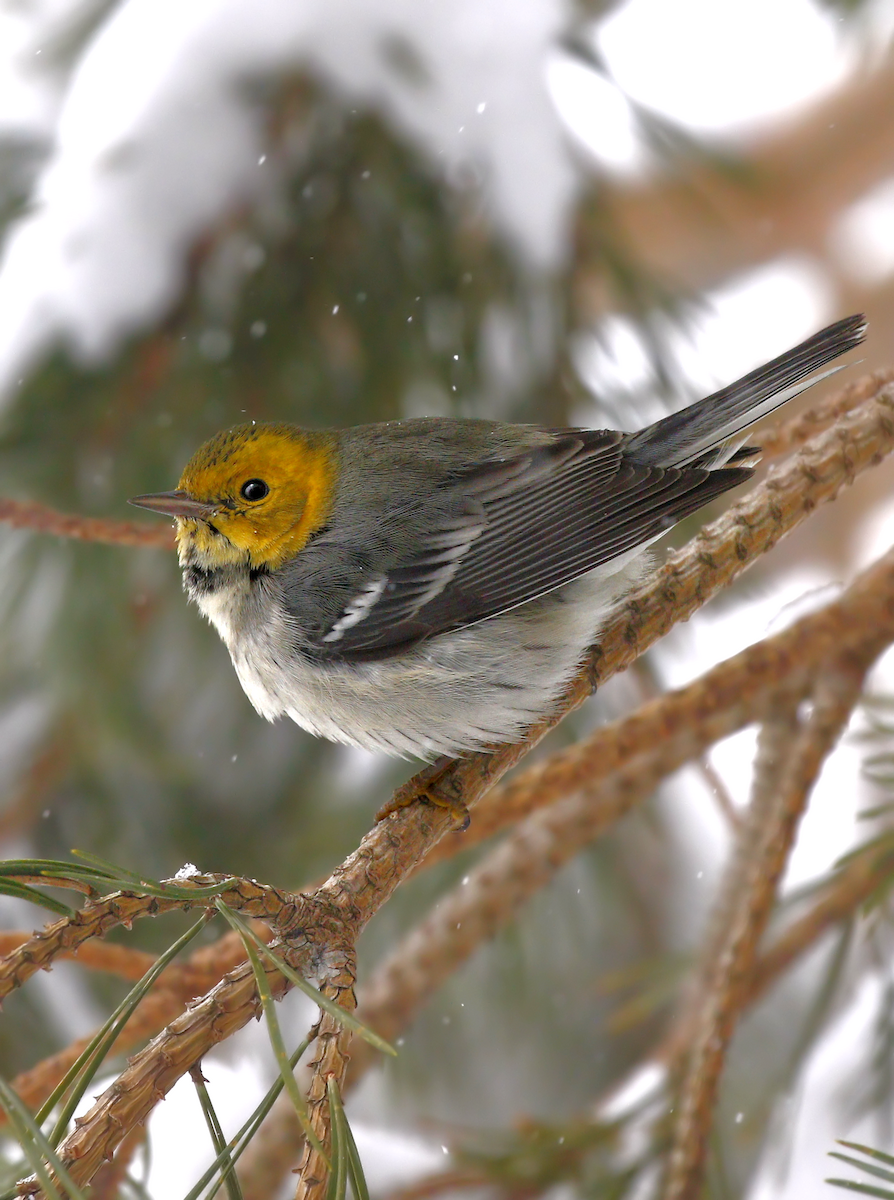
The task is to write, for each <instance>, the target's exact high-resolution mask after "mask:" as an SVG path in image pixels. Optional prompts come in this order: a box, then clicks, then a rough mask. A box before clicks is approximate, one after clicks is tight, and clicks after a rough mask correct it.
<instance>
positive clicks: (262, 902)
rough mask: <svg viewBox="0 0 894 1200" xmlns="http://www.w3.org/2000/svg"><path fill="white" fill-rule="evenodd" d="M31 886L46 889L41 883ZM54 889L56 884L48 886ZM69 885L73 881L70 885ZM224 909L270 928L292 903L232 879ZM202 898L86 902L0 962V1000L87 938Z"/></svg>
mask: <svg viewBox="0 0 894 1200" xmlns="http://www.w3.org/2000/svg"><path fill="white" fill-rule="evenodd" d="M228 879H229V876H221V875H196V876H193V877H192V878H191V879H189V880H177V881H176V885H177V887H178V888H189V887H191V886H193V887H197V888H198V887H208V886H213V885H214V884H216V883H222V882H226V881H227V880H228ZM32 882H34V883H37V884H41V885H44V886H46V884H47V880H46V879H34V880H32ZM54 882H55V883H56V886H60V881H54ZM72 882H74V881H72ZM221 898H222V899H223V901H224V902H225V903H226V904H227V905H228V907H230V908H233V909H235V910H236V911H237V912H241V913H243V914H244V915H245V916H249V917H256V918H259V919H260V920H262V921H267V922H268V923H270V924H273V923H274V922H275V921H278V920H280V919H281V918H282V915H283V913H284V912H285V911H288V912H291V911H292V898H291V897H288V896H286V895H285V894H284V893H283V892H280V891H279V890H278V889H276V888H272V887H265V886H264V885H263V884H259V883H255V882H254V881H253V880H246V879H237V880H234V881H233V884H232V886H231V887H229V888H228V889H227V890H226V891H224V892H223V893H222V894H221ZM207 903H208V899H207V897H206V896H197V897H195V898H194V899H184V898H181V897H174V896H172V897H161V896H135V895H133V894H132V893H130V892H115V893H113V894H112V895H110V896H104V897H103V898H102V899H101V900H96V901H91V902H89V903H87V904H85V905H84V907H83V908H82V909H80V910H79V911H78V912H76V913H75V914H74V916H72V917H63V918H62V919H61V920H59V921H55V922H54V923H53V924H52V925H48V926H47V927H46V928H45V929H43V930H41V932H40V933H35V934H33V935H32V936H31V937H30V938H28V940H27V941H25V942H23V943H22V944H21V945H20V946H17V947H16V948H15V949H14V950H13V951H11V952H10V953H9V954H7V955H6V956H5V957H4V958H3V959H0V1001H2V1000H4V999H5V998H6V997H7V996H8V995H9V993H10V992H11V991H13V990H14V989H15V988H17V987H21V986H22V984H23V983H25V982H26V981H27V980H28V979H30V978H31V976H32V975H33V974H34V973H35V971H46V970H48V969H49V968H50V967H51V966H52V964H53V962H54V961H55V960H56V959H57V958H58V957H60V955H63V954H65V955H69V954H76V953H77V951H78V950H79V948H80V947H81V946H82V945H83V944H84V943H85V942H87V941H89V940H90V939H91V938H95V937H102V936H103V935H104V934H106V933H108V931H109V930H110V929H114V928H115V927H116V926H119V925H123V926H125V928H127V929H129V928H130V926H131V925H132V924H133V922H134V921H136V920H137V919H138V918H140V917H149V916H152V917H156V916H159V915H160V914H162V913H165V912H175V911H178V910H182V911H184V912H187V911H189V910H190V909H191V908H196V907H204V906H206V905H207Z"/></svg>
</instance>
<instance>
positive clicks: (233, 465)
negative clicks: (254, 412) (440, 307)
mask: <svg viewBox="0 0 894 1200" xmlns="http://www.w3.org/2000/svg"><path fill="white" fill-rule="evenodd" d="M865 332H866V321H865V319H864V317H863V316H862V315H855V316H850V317H846V318H845V319H843V320H840V321H837V322H836V323H835V324H832V325H829V326H828V327H827V328H825V329H823V330H821V331H820V332H819V333H817V334H815V335H814V336H813V337H811V338H809V339H808V340H807V341H804V342H802V343H801V344H800V345H798V346H795V347H794V348H793V349H791V350H789V351H788V352H787V353H785V354H782V355H780V356H779V357H778V358H774V359H773V360H772V361H770V362H768V363H766V364H765V365H764V366H761V367H758V368H757V369H756V370H754V371H751V372H750V373H749V374H747V375H745V376H744V377H743V378H741V379H739V380H737V381H736V382H734V383H732V384H730V385H729V386H727V387H724V388H722V389H721V390H720V391H717V392H714V393H713V394H712V395H710V396H707V397H706V398H704V399H702V400H699V401H697V402H695V403H694V404H691V405H689V406H688V407H686V408H684V409H682V410H680V411H678V412H675V413H672V414H671V415H669V416H666V417H664V418H663V419H662V420H659V421H656V422H655V423H654V424H652V425H649V426H648V427H647V428H644V429H641V430H639V431H638V432H633V433H624V432H621V431H618V430H614V429H584V428H561V429H553V428H546V427H540V426H535V425H517V424H510V423H506V422H500V421H489V420H480V419H473V418H452V417H421V418H413V419H407V420H396V421H386V422H379V423H376V424H369V425H360V426H356V427H353V428H348V429H306V428H302V427H300V426H298V425H292V424H286V423H278V422H257V423H255V422H250V423H244V424H240V425H236V426H234V427H233V428H230V429H226V430H224V431H222V432H220V433H218V434H216V435H215V436H214V437H212V438H211V439H210V440H209V441H207V442H205V444H204V445H202V446H201V447H200V448H199V449H198V450H197V451H196V452H195V454H194V455H193V457H192V458H191V459H190V461H189V462H188V463H187V465H186V467H185V468H184V470H183V473H182V476H181V478H180V481H179V484H178V486H177V487H176V489H174V490H173V491H168V492H158V493H153V494H148V495H142V496H135V497H134V498H133V499H132V500H131V501H130V503H131V504H134V505H137V506H139V507H141V508H144V509H149V510H151V511H153V512H156V513H161V514H164V515H167V516H169V517H173V518H174V521H175V527H176V542H177V549H178V555H179V561H180V565H181V568H182V572H183V582H184V587H185V590H186V592H187V593H188V596H189V598H190V599H191V600H192V601H194V602H195V604H196V605H197V606H198V608H199V609H200V611H201V612H202V613H203V614H204V615H205V617H207V618H208V620H209V621H210V622H211V624H212V625H214V627H215V628H216V629H217V631H218V633H219V634H220V636H221V638H222V639H223V641H224V643H225V644H226V647H227V649H228V650H229V652H230V656H231V658H232V661H233V665H234V667H235V669H236V674H237V676H238V678H239V681H240V683H241V685H242V687H243V689H244V690H245V692H246V694H247V696H248V698H249V700H250V701H251V703H252V704H253V705H254V707H255V708H256V709H257V711H258V712H259V713H260V714H261V716H263V717H266V718H267V719H269V720H274V719H275V718H278V717H281V716H288V717H291V718H292V719H293V720H294V721H296V722H297V723H298V724H299V725H300V726H302V727H303V728H304V729H306V730H309V731H310V732H311V733H312V734H316V735H318V736H320V737H324V738H328V739H330V740H333V741H336V742H342V743H348V744H350V745H354V746H359V747H361V748H363V749H365V750H374V751H386V752H387V753H390V754H394V755H399V756H403V757H415V758H421V759H423V760H425V761H426V762H428V763H431V762H432V761H435V760H438V759H439V757H442V756H448V757H455V756H459V755H465V754H469V753H471V752H474V751H479V750H485V749H489V748H493V747H494V746H495V745H498V744H501V743H505V742H512V741H518V740H521V739H523V738H524V736H525V732H526V731H527V730H528V729H529V728H530V727H531V726H532V725H533V724H535V723H536V722H537V721H539V720H540V719H541V718H543V717H544V716H545V715H546V714H547V713H549V712H550V711H551V709H552V707H553V706H554V705H555V703H556V701H557V698H558V697H559V696H560V695H561V693H562V691H563V689H564V687H565V686H566V684H567V683H568V682H569V680H570V679H571V677H572V676H573V675H574V673H575V671H576V670H577V669H578V667H579V665H580V663H581V661H582V658H583V656H584V654H585V652H586V650H587V648H588V647H589V646H590V645H592V644H593V643H594V642H595V641H596V640H598V634H599V629H600V627H601V626H602V624H603V623H604V621H605V619H606V616H607V615H608V613H609V612H610V611H611V609H612V608H613V607H614V606H616V605H617V604H618V603H619V602H620V601H622V600H623V599H624V597H625V596H626V595H628V594H629V592H630V591H631V589H632V588H634V587H635V586H636V584H637V582H638V581H639V580H640V579H641V578H642V576H643V573H644V570H645V569H647V567H648V563H649V555H648V553H645V554H644V551H645V550H646V548H647V547H648V546H649V545H650V544H651V543H652V542H654V541H655V540H656V539H658V538H659V537H660V536H661V535H662V534H664V533H665V532H666V531H667V530H668V529H669V528H670V527H671V526H673V525H675V524H676V523H677V522H678V521H680V520H682V519H683V518H684V517H686V516H688V515H689V514H691V513H693V512H695V511H696V510H698V509H700V508H701V507H702V506H703V505H705V504H707V503H708V502H709V501H710V500H713V499H714V498H715V497H717V496H720V495H721V494H722V493H724V492H726V491H728V490H729V489H730V488H733V487H736V486H737V485H738V484H741V483H743V482H745V481H746V480H748V479H749V478H750V477H751V475H752V473H753V469H754V465H755V460H756V457H757V455H758V453H759V448H758V447H756V446H751V445H748V444H747V442H746V440H745V439H744V437H743V434H744V432H745V431H746V430H747V428H748V427H749V426H750V425H751V424H752V423H753V422H754V421H756V420H758V419H760V418H761V417H764V416H766V415H767V414H768V413H771V412H773V411H774V410H775V409H776V408H778V407H779V406H780V405H782V404H784V403H786V401H788V400H790V399H791V398H792V397H793V396H796V395H798V394H799V393H800V392H802V391H804V390H805V389H806V388H808V387H811V386H812V385H813V384H814V383H816V382H817V381H818V380H819V379H823V378H825V377H826V376H827V375H830V374H832V373H833V372H834V371H837V370H840V369H842V367H841V366H840V365H839V366H835V367H832V368H830V369H827V370H823V369H822V368H824V367H826V365H827V364H828V363H830V362H831V361H832V360H833V359H836V358H837V357H838V356H839V355H842V354H844V353H845V352H847V351H849V350H852V349H853V348H855V347H856V346H857V345H859V344H860V342H861V341H862V340H863V338H864V336H865Z"/></svg>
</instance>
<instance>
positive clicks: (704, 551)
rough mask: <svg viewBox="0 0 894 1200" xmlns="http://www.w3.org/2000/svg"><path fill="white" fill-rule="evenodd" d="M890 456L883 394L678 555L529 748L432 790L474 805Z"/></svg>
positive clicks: (603, 637)
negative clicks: (573, 715) (589, 702)
mask: <svg viewBox="0 0 894 1200" xmlns="http://www.w3.org/2000/svg"><path fill="white" fill-rule="evenodd" d="M892 448H894V393H892V391H891V389H890V388H889V387H887V386H885V387H882V388H881V389H879V390H878V391H877V392H875V393H874V394H873V395H872V396H871V397H870V398H869V399H868V400H866V401H865V402H864V403H863V404H861V405H860V406H859V407H857V408H856V409H854V410H852V411H851V412H849V413H848V414H847V415H846V416H844V417H842V418H841V420H840V421H839V422H838V423H837V424H836V425H835V426H833V428H832V429H830V430H828V431H827V432H825V433H823V434H822V435H820V436H819V437H818V438H816V439H814V440H812V441H811V442H809V443H808V444H807V445H806V446H805V447H804V448H803V449H802V450H801V451H800V452H799V453H798V454H797V455H795V457H794V458H793V459H791V461H787V462H784V463H781V464H779V465H777V466H775V467H774V468H773V469H772V470H771V471H770V472H769V474H768V476H767V478H766V479H765V480H764V481H763V482H762V483H761V484H759V485H758V486H757V487H755V488H753V489H752V491H751V492H749V493H748V495H746V496H745V497H744V498H743V499H742V500H740V501H739V503H738V504H736V505H734V506H733V507H732V508H731V509H730V510H729V511H728V512H726V513H725V514H724V515H723V516H722V517H720V518H719V519H718V520H717V521H714V522H713V523H712V524H710V525H708V526H706V527H705V528H704V529H703V530H702V531H701V533H700V534H699V535H698V536H697V537H695V538H694V539H693V540H692V541H691V542H690V543H689V544H688V545H687V546H685V547H684V548H683V549H682V550H680V551H677V553H675V554H674V555H672V556H671V557H670V558H669V560H668V562H667V563H666V564H665V566H664V567H663V568H662V569H661V570H660V571H658V572H657V573H656V574H655V575H654V576H652V577H651V578H650V579H649V580H648V581H647V582H646V583H645V584H644V585H643V586H642V587H640V588H639V589H638V590H637V591H635V592H633V593H632V594H631V596H630V597H629V598H628V600H627V602H626V604H624V605H623V606H622V607H621V608H620V609H619V611H618V612H617V614H616V615H615V616H614V617H612V618H610V619H609V620H608V622H607V623H606V625H605V627H604V628H603V630H602V632H601V633H600V635H599V641H598V643H597V645H596V646H595V647H594V649H593V651H592V653H591V656H590V658H589V660H588V661H587V663H586V664H585V669H584V670H583V671H581V673H580V674H579V675H578V676H577V678H576V679H575V680H574V682H573V683H572V684H571V686H570V687H569V689H568V691H567V692H566V694H565V696H564V698H563V699H562V701H561V703H560V704H559V705H558V706H557V709H556V711H555V712H554V713H553V714H552V715H551V716H550V717H548V718H546V719H545V720H544V721H541V722H540V723H539V724H537V725H536V726H534V727H533V728H532V729H531V730H530V732H529V734H528V738H527V741H526V742H525V743H524V744H521V745H512V746H501V747H499V748H498V749H497V750H496V751H495V752H494V753H492V754H489V755H488V754H473V755H470V756H469V757H467V758H464V759H459V760H457V761H456V762H455V763H454V764H453V765H452V768H451V769H449V770H448V771H446V772H445V773H444V774H443V775H442V776H440V777H439V779H438V781H437V783H436V785H435V788H436V790H437V792H438V793H439V794H440V795H441V796H442V797H443V799H444V801H445V803H448V804H450V805H451V806H456V805H457V804H465V805H467V806H468V807H471V806H472V805H474V804H476V803H477V802H478V800H479V799H480V798H481V796H482V795H483V794H484V792H485V791H487V790H488V789H489V788H491V787H492V786H493V785H494V784H495V783H496V782H497V781H498V780H499V779H500V778H501V776H502V775H504V774H505V773H506V771H508V770H509V769H510V767H513V766H515V764H516V763H517V762H518V761H519V760H520V758H522V757H523V755H524V754H525V753H526V752H527V751H528V750H529V749H530V748H531V747H532V746H533V745H536V744H537V742H539V741H540V740H541V738H542V737H543V736H544V735H545V734H546V733H547V732H548V731H549V730H550V729H552V728H553V727H554V726H555V725H556V724H558V722H559V721H560V720H561V719H562V717H563V716H564V715H565V714H566V713H568V712H570V711H572V710H573V709H575V708H578V707H580V705H581V704H583V702H584V701H585V700H586V699H587V697H588V696H589V695H590V692H591V690H592V688H593V686H595V685H596V684H599V683H604V682H605V681H606V680H607V679H608V678H609V677H610V676H611V675H613V674H615V673H617V672H618V671H621V670H624V669H625V668H626V667H628V666H630V664H631V663H632V662H633V661H634V660H635V659H636V658H637V657H638V656H639V655H640V654H642V653H643V651H644V650H646V649H647V648H648V647H649V646H651V645H652V644H653V643H654V642H656V641H657V640H658V639H659V638H660V637H663V636H664V634H666V633H667V632H668V630H669V629H670V628H672V626H673V625H674V624H676V623H677V622H678V621H685V620H688V619H689V617H691V616H692V614H693V613H694V612H696V611H697V610H698V609H699V608H700V607H701V606H702V605H703V604H705V603H707V601H708V600H709V599H710V598H711V597H712V596H714V595H715V594H716V593H717V592H718V591H719V590H720V589H721V588H723V587H726V586H727V585H728V584H730V583H731V582H732V581H733V580H734V579H736V578H737V577H738V576H739V575H740V574H741V573H742V571H743V570H744V569H745V568H746V567H747V566H748V565H749V564H750V563H751V562H753V561H754V560H755V559H756V558H758V557H759V556H760V555H762V554H764V553H766V552H767V551H768V550H770V549H771V548H772V547H773V546H775V545H776V543H777V542H778V541H779V540H780V539H781V538H782V537H784V536H785V534H786V533H789V532H790V531H791V530H792V529H794V528H795V527H796V526H797V525H799V524H800V523H801V522H802V521H803V520H804V519H805V517H807V516H808V515H809V513H811V512H812V511H813V509H814V508H815V507H816V506H817V505H818V504H821V503H825V502H827V501H829V500H832V499H834V498H835V496H837V495H838V493H839V491H840V490H841V489H842V488H843V487H845V486H847V485H849V484H851V483H853V481H854V479H855V478H856V476H857V475H858V474H859V473H860V472H861V471H863V470H865V469H866V468H868V467H870V466H872V465H874V464H875V463H877V462H879V461H880V460H881V458H883V457H884V456H885V455H886V454H888V453H890V451H891V449H892ZM429 791H431V787H429ZM393 819H394V818H392V820H393Z"/></svg>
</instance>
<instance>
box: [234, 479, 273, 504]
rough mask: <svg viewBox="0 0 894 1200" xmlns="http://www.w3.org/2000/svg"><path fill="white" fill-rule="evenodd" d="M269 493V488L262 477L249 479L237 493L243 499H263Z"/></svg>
mask: <svg viewBox="0 0 894 1200" xmlns="http://www.w3.org/2000/svg"><path fill="white" fill-rule="evenodd" d="M269 493H270V488H269V487H268V486H267V484H266V483H265V482H264V480H263V479H249V480H248V481H247V482H246V483H243V485H242V487H241V488H240V489H239V495H240V496H241V497H242V499H243V500H252V501H254V500H263V499H264V497H265V496H267V495H269Z"/></svg>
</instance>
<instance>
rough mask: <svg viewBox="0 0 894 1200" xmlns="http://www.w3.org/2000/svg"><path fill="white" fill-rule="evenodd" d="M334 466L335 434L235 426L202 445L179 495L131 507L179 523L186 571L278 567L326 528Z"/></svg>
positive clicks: (161, 495)
mask: <svg viewBox="0 0 894 1200" xmlns="http://www.w3.org/2000/svg"><path fill="white" fill-rule="evenodd" d="M335 464H336V447H335V438H334V436H333V435H332V434H331V433H326V432H315V431H309V430H304V429H299V428H298V426H296V425H280V424H272V423H269V424H267V423H265V424H247V425H236V426H234V428H232V429H227V430H224V431H223V432H222V433H218V434H217V435H216V436H215V437H213V438H211V439H210V441H207V442H205V444H204V445H203V446H200V447H199V449H198V450H197V451H196V452H195V454H194V455H193V456H192V458H191V459H190V460H189V462H188V463H187V464H186V467H185V469H184V471H183V474H182V475H181V476H180V482H179V484H178V486H177V489H176V490H175V491H173V492H157V493H154V494H151V495H146V496H135V497H134V498H133V499H132V500H131V501H130V503H131V504H135V505H137V506H138V507H139V508H148V509H151V510H152V511H153V512H159V513H165V514H166V515H168V516H171V517H174V518H175V520H176V528H177V549H178V552H179V555H180V563H181V565H182V566H198V567H200V568H202V569H203V570H206V571H208V570H214V569H216V568H219V567H224V566H228V565H242V566H247V567H249V568H250V569H256V570H257V569H267V570H276V568H277V567H280V566H282V564H283V563H284V562H287V561H288V560H289V559H290V558H293V557H294V556H295V555H296V554H297V553H298V552H299V550H301V548H302V547H303V546H304V545H305V544H306V542H307V540H308V538H309V537H310V536H311V534H312V533H314V532H315V531H316V530H318V529H320V528H321V527H322V526H323V525H324V524H325V522H326V520H327V518H328V516H329V512H330V509H331V507H332V501H333V497H334V491H335V474H336V466H335Z"/></svg>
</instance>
